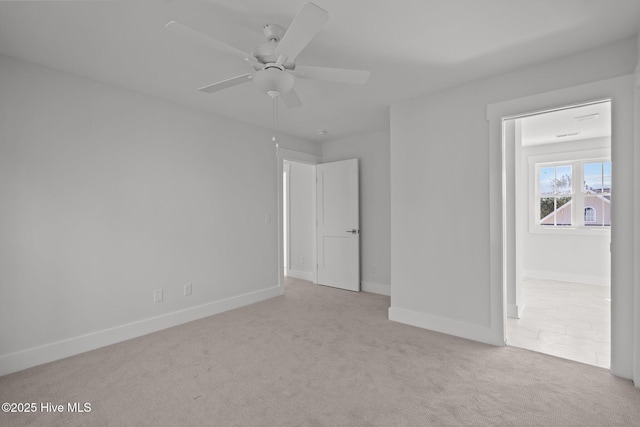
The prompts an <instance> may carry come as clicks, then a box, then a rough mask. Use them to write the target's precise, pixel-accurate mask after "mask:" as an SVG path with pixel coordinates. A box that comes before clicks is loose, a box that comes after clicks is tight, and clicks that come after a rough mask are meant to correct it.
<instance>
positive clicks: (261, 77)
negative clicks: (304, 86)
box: [252, 67, 294, 97]
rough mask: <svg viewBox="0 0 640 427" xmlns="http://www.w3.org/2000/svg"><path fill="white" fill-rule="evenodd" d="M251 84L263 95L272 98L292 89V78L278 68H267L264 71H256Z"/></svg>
mask: <svg viewBox="0 0 640 427" xmlns="http://www.w3.org/2000/svg"><path fill="white" fill-rule="evenodd" d="M252 80H253V83H255V85H256V86H257V87H258V88H259V89H260V90H261V91H262V92H264V93H266V94H267V95H269V96H271V97H273V94H272V92H275V93H276V95H275V96H278V95H284V94H285V93H287V92H289V91H290V90H291V89H292V88H293V83H294V77H293V76H292V75H291V74H289V73H284V72H282V70H281V69H280V68H277V67H268V68H265V69H264V70H260V71H256V72H255V73H254V74H253V79H252Z"/></svg>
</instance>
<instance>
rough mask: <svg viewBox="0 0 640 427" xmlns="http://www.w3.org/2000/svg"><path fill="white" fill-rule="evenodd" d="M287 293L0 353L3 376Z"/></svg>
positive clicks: (255, 295) (251, 296)
mask: <svg viewBox="0 0 640 427" xmlns="http://www.w3.org/2000/svg"><path fill="white" fill-rule="evenodd" d="M283 294H284V288H282V287H278V286H276V287H273V288H267V289H263V290H260V291H255V292H250V293H247V294H243V295H238V296H235V297H231V298H226V299H222V300H219V301H213V302H209V303H206V304H202V305H198V306H196V307H190V308H186V309H184V310H179V311H174V312H171V313H167V314H163V315H161V316H156V317H151V318H148V319H144V320H139V321H137V322H132V323H127V324H124V325H120V326H116V327H113V328H109V329H103V330H101V331H96V332H92V333H89V334H86V335H80V336H77V337H73V338H68V339H66V340H62V341H57V342H54V343H50V344H45V345H41V346H38V347H34V348H30V349H27V350H22V351H19V352H16V353H11V354H7V355H4V356H0V376H2V375H6V374H10V373H12V372H17V371H21V370H23V369H27V368H31V367H32V366H37V365H41V364H43V363H48V362H53V361H54V360H58V359H63V358H65V357H69V356H73V355H76V354H79V353H84V352H85V351H89V350H94V349H96V348H100V347H104V346H107V345H111V344H115V343H118V342H121V341H126V340H129V339H131V338H136V337H139V336H142V335H146V334H150V333H152V332H157V331H160V330H162V329H167V328H170V327H173V326H177V325H180V324H183V323H187V322H191V321H194V320H198V319H202V318H204V317H208V316H212V315H214V314H218V313H222V312H225V311H229V310H233V309H235V308H239V307H243V306H246V305H250V304H254V303H257V302H260V301H263V300H266V299H269V298H273V297H277V296H279V295H283Z"/></svg>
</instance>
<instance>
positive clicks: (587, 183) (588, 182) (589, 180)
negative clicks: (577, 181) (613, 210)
mask: <svg viewBox="0 0 640 427" xmlns="http://www.w3.org/2000/svg"><path fill="white" fill-rule="evenodd" d="M584 189H585V193H589V192H595V193H601V192H602V162H598V163H585V165H584Z"/></svg>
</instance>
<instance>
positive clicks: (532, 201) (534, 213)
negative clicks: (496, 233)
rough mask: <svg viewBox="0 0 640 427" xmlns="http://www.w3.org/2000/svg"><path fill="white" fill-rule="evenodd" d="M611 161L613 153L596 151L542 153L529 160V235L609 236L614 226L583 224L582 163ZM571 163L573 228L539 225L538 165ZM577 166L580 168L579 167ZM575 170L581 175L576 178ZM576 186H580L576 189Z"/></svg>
mask: <svg viewBox="0 0 640 427" xmlns="http://www.w3.org/2000/svg"><path fill="white" fill-rule="evenodd" d="M590 161H592V162H600V161H611V150H609V149H604V148H602V149H594V150H578V151H570V152H563V153H553V154H542V155H534V156H529V157H527V163H528V165H529V170H528V173H527V180H528V188H529V194H528V197H527V212H528V214H527V215H528V217H529V233H532V234H566V235H592V236H593V235H594V234H595V235H610V233H611V227H596V226H585V225H584V192H583V191H582V182H583V181H584V179H583V177H582V175H583V173H584V169H583V167H582V164H583V163H588V162H590ZM559 163H565V164H572V165H573V179H572V182H573V190H572V193H571V194H568V195H567V196H570V197H571V198H572V199H571V200H572V205H573V206H572V224H573V225H571V226H543V225H540V224H539V221H540V218H539V216H540V212H539V206H537V205H536V203H537V195H538V182H537V181H538V173H537V169H536V166H538V167H539V166H541V165H545V164H559ZM576 164H578V166H579V167H577V168H576ZM576 171H577V172H578V174H579V176H578V177H577V178H576ZM577 183H580V185H579V188H578V189H577V190H576V187H575V186H576V185H578V184H577Z"/></svg>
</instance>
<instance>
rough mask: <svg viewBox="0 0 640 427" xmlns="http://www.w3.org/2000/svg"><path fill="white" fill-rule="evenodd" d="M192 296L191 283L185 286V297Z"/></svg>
mask: <svg viewBox="0 0 640 427" xmlns="http://www.w3.org/2000/svg"><path fill="white" fill-rule="evenodd" d="M187 295H191V283H187V284H186V285H184V296H185V297H186V296H187Z"/></svg>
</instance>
